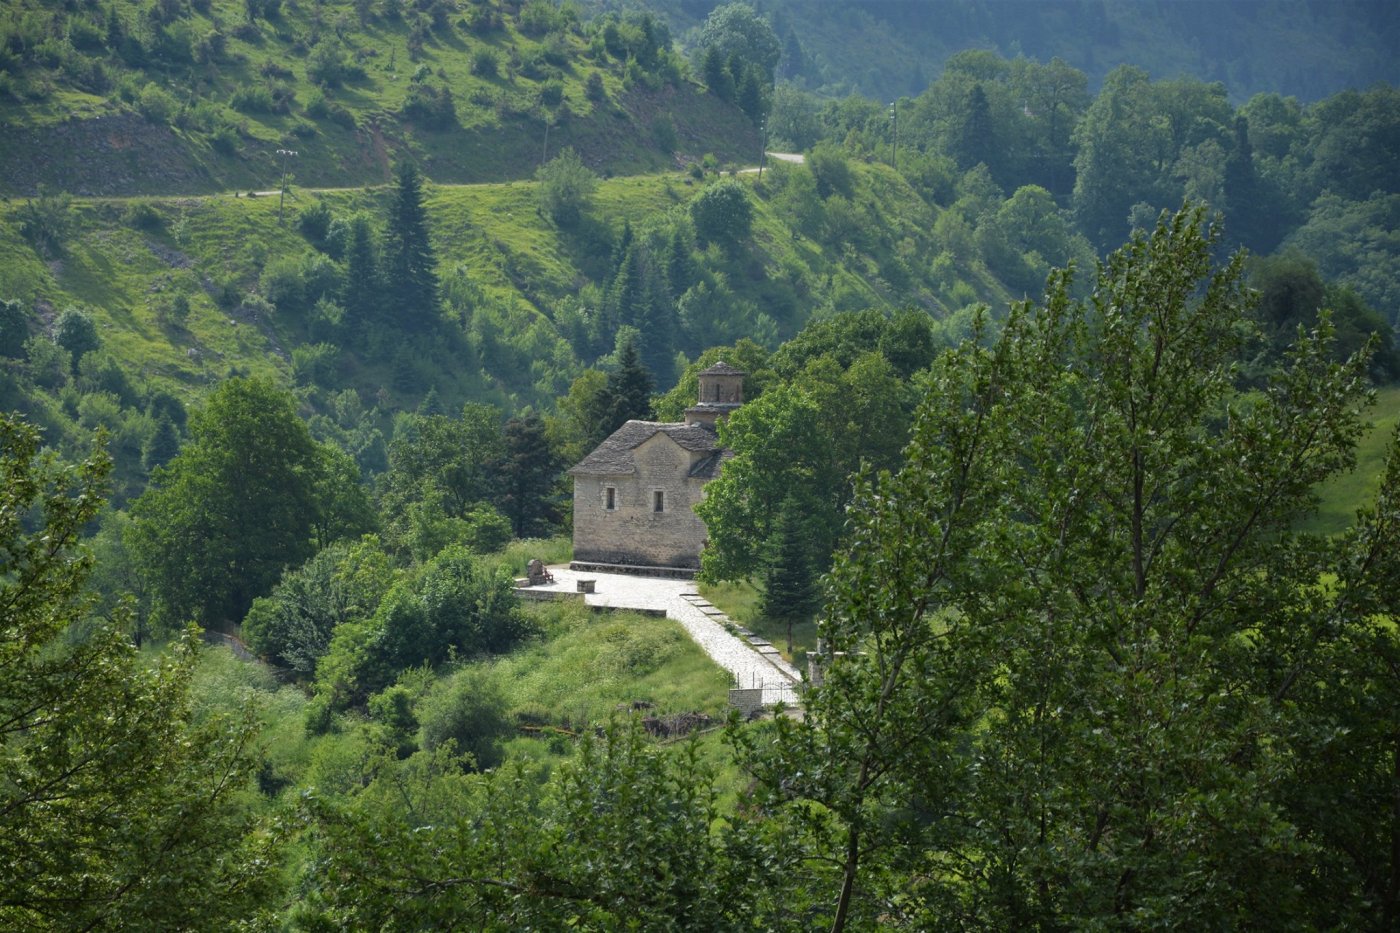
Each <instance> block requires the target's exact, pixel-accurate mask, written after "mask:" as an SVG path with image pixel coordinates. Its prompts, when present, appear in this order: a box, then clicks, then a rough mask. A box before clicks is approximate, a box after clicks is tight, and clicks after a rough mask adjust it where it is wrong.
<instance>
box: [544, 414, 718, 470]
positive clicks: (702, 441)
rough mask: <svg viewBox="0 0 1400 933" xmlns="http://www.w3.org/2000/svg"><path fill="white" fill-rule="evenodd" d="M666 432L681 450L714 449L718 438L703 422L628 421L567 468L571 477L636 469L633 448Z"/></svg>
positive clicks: (716, 448) (716, 447) (716, 446)
mask: <svg viewBox="0 0 1400 933" xmlns="http://www.w3.org/2000/svg"><path fill="white" fill-rule="evenodd" d="M658 433H662V434H665V435H666V436H667V437H669V438H670V439H671V440H673V441H675V442H676V444H677V445H678V446H679V447H681V449H683V450H689V451H717V450H718V449H719V439H718V438H717V437H716V436H715V432H714V431H712V430H711V429H710V428H709V427H707V426H706V425H703V424H683V423H672V422H665V421H629V422H627V423H626V424H624V425H623V426H622V427H620V428H618V429H617V430H616V431H614V432H613V433H612V434H610V435H608V438H607V440H605V441H603V443H601V444H599V445H598V446H597V447H596V448H595V449H594V451H593V452H592V453H590V454H589V455H588V456H586V457H584V458H583V459H582V460H580V461H579V462H578V464H577V465H576V466H574V467H573V469H571V470H569V475H570V476H579V475H583V476H617V475H624V474H627V473H633V472H636V469H637V467H636V463H635V462H634V461H633V458H632V451H633V450H635V449H636V448H638V447H640V446H641V445H642V444H644V443H645V442H647V441H648V440H650V439H651V438H653V437H655V436H656V435H657V434H658Z"/></svg>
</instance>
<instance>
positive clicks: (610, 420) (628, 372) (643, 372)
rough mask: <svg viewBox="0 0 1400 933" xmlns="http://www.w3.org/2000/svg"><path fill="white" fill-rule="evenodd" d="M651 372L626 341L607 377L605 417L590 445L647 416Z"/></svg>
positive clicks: (632, 345) (649, 404)
mask: <svg viewBox="0 0 1400 933" xmlns="http://www.w3.org/2000/svg"><path fill="white" fill-rule="evenodd" d="M652 387H653V383H652V378H651V373H649V372H647V369H646V367H645V366H643V365H642V358H641V355H640V354H639V353H638V352H637V344H636V341H633V340H628V341H627V342H626V343H625V344H623V345H622V351H621V352H620V353H619V354H618V358H617V369H616V370H615V371H613V372H611V373H609V374H608V383H607V387H606V388H605V389H604V394H605V396H606V397H607V408H606V410H607V418H606V420H605V421H604V422H603V424H602V425H600V426H599V433H598V436H597V438H596V439H595V442H594V443H597V442H598V441H601V440H602V439H603V438H605V437H607V436H608V435H609V434H611V433H612V432H614V431H616V430H617V429H618V428H620V427H622V426H623V425H624V424H626V423H627V422H628V421H631V420H633V419H646V418H649V417H651V390H652Z"/></svg>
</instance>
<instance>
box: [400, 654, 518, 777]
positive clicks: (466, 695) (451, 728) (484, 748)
mask: <svg viewBox="0 0 1400 933" xmlns="http://www.w3.org/2000/svg"><path fill="white" fill-rule="evenodd" d="M422 706H423V709H422V715H421V717H420V718H421V720H422V723H423V745H424V747H425V748H427V749H429V750H433V749H436V748H438V747H439V746H441V745H443V744H444V743H446V742H449V741H450V742H453V743H455V744H456V747H457V751H458V752H462V753H465V754H468V755H470V756H471V759H472V763H473V764H474V765H475V766H476V767H477V768H479V769H483V770H484V769H486V768H494V767H496V766H497V765H499V764H500V763H501V757H502V756H501V739H502V738H503V737H505V736H506V735H508V734H509V733H510V730H511V721H510V718H509V717H508V716H507V715H506V701H505V697H504V695H503V694H502V693H501V689H500V687H499V686H498V685H497V684H496V682H495V681H494V680H493V679H492V678H491V676H490V674H489V672H487V671H483V670H477V669H475V668H466V669H464V670H461V671H458V672H457V673H456V674H454V675H453V676H452V677H451V678H450V679H448V680H447V681H445V682H444V683H443V684H442V686H441V687H439V689H437V690H435V691H434V692H433V693H432V694H430V695H429V696H428V697H427V698H426V699H425V700H424V702H423V704H422Z"/></svg>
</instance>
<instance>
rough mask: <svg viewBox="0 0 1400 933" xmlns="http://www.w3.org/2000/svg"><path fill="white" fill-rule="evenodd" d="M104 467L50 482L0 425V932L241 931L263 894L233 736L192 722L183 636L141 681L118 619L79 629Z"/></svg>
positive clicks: (244, 764) (239, 748)
mask: <svg viewBox="0 0 1400 933" xmlns="http://www.w3.org/2000/svg"><path fill="white" fill-rule="evenodd" d="M109 469H110V461H109V460H108V459H107V458H106V457H105V455H102V454H100V453H96V454H93V455H92V456H91V457H90V458H88V459H87V460H85V461H83V462H82V463H81V464H79V465H77V466H74V467H65V466H62V465H61V464H59V463H58V462H57V460H56V459H55V458H54V457H53V456H52V455H51V454H41V453H40V452H39V444H38V432H37V431H36V430H35V429H34V428H33V427H31V426H29V425H27V424H25V423H24V422H22V421H19V420H16V419H13V418H11V417H9V416H0V554H3V559H0V603H3V604H4V606H5V607H6V609H5V612H4V615H3V622H0V632H2V633H3V637H0V730H3V734H4V736H5V755H4V757H3V759H0V817H3V823H4V825H5V827H6V830H5V832H4V833H0V923H3V924H4V925H5V926H7V927H14V928H24V929H55V930H56V929H71V928H72V927H73V926H74V925H75V924H83V925H89V926H108V925H113V924H121V923H124V922H126V920H129V919H130V918H132V917H140V918H142V920H143V922H147V923H152V924H155V925H158V926H166V927H194V926H211V925H220V924H222V923H225V922H229V921H231V920H233V919H235V918H246V917H249V916H250V915H252V913H253V912H254V911H256V909H257V908H258V907H259V905H261V904H264V903H266V901H265V898H267V896H268V895H269V893H270V892H272V891H274V890H275V887H274V884H275V881H276V879H275V876H274V875H273V874H272V873H271V870H272V868H273V863H272V862H271V861H269V859H268V855H269V843H270V842H271V838H270V837H268V836H265V835H263V836H261V837H260V836H259V835H257V834H254V832H253V830H254V826H253V823H252V821H251V820H250V818H249V814H248V812H247V811H246V810H245V809H244V808H243V807H242V806H241V804H240V802H239V799H238V795H239V793H240V792H241V790H242V788H243V787H244V786H245V783H246V780H247V779H248V777H249V776H250V773H251V768H252V763H253V762H252V755H251V751H250V747H249V745H250V742H251V740H252V731H251V724H250V723H249V722H247V721H246V720H245V721H237V720H236V719H231V718H227V717H224V716H216V717H212V718H206V719H203V720H198V719H197V717H196V716H195V715H194V711H193V709H192V706H191V697H190V676H191V673H192V671H193V668H194V665H195V661H196V647H197V641H196V639H195V637H194V636H193V634H191V633H187V634H186V635H185V636H184V637H183V638H181V639H180V640H179V641H178V642H177V643H176V644H175V645H174V646H173V647H172V649H171V650H170V651H169V652H168V653H166V654H165V655H163V656H162V657H161V658H160V660H159V662H158V663H157V664H155V665H149V664H147V663H146V662H145V661H144V660H143V659H141V658H140V657H138V656H137V654H136V652H135V650H134V649H133V648H132V646H131V643H130V641H129V640H128V639H127V637H126V636H125V634H123V628H124V627H125V625H126V623H127V621H128V617H129V609H127V608H126V607H122V608H119V609H117V610H116V611H115V612H114V613H113V614H112V615H111V616H110V617H108V618H95V617H92V616H90V612H91V609H92V606H93V602H94V600H93V598H92V597H91V596H90V595H88V594H87V592H86V590H85V582H86V577H87V575H88V572H89V570H90V568H91V564H92V561H91V558H90V557H89V556H88V555H86V554H84V553H82V552H81V551H80V550H78V538H79V535H80V533H81V530H82V527H83V526H84V525H85V524H86V523H88V522H90V521H92V520H93V519H94V518H95V517H96V515H97V513H98V511H99V510H100V509H101V507H102V501H103V490H104V484H105V480H106V475H107V472H108V470H109ZM28 518H32V519H33V522H32V523H31V522H30V521H28V520H27V519H28Z"/></svg>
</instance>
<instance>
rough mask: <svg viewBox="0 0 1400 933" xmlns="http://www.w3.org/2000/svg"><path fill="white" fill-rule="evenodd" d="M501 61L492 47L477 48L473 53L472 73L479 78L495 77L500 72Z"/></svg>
mask: <svg viewBox="0 0 1400 933" xmlns="http://www.w3.org/2000/svg"><path fill="white" fill-rule="evenodd" d="M500 70H501V65H500V61H499V60H498V59H497V58H496V53H494V52H492V51H491V50H490V49H477V50H476V52H475V53H473V54H472V74H474V75H476V76H477V77H479V78H494V77H496V76H497V75H498V74H500Z"/></svg>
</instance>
